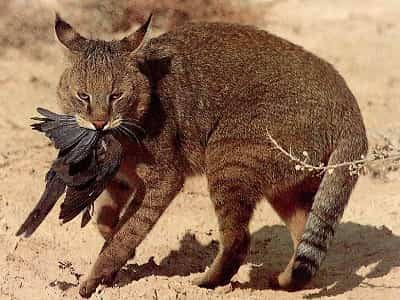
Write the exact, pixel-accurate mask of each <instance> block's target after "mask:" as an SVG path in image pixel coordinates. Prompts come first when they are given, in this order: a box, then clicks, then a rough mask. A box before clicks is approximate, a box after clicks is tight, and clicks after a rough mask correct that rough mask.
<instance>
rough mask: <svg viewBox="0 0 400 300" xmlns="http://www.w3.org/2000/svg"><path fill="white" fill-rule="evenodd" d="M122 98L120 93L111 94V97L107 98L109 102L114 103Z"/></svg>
mask: <svg viewBox="0 0 400 300" xmlns="http://www.w3.org/2000/svg"><path fill="white" fill-rule="evenodd" d="M122 96H123V94H122V93H113V94H111V95H110V96H109V99H110V102H115V101H117V100H119V99H121V98H122Z"/></svg>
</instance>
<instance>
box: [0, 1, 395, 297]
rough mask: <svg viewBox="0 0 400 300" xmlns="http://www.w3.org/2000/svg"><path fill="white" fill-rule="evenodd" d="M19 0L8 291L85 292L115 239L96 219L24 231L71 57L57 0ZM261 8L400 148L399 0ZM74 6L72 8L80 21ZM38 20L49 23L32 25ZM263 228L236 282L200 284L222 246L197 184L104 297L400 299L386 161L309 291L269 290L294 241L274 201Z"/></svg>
mask: <svg viewBox="0 0 400 300" xmlns="http://www.w3.org/2000/svg"><path fill="white" fill-rule="evenodd" d="M10 2H13V4H11V6H13V7H11V8H10V7H8V6H9V5H8V4H1V5H0V6H3V8H2V9H1V7H0V87H1V88H0V270H1V273H0V299H1V300H3V299H32V300H33V299H41V300H42V299H80V297H79V295H78V288H77V286H78V284H79V280H82V278H83V277H81V276H82V274H87V273H88V271H89V270H90V267H91V265H92V264H93V263H94V261H95V259H96V256H97V253H98V251H99V250H100V248H101V246H102V242H103V241H102V238H101V237H100V235H99V234H98V232H97V229H96V227H95V225H94V224H92V223H91V224H89V225H88V226H87V227H86V228H84V229H80V226H79V225H80V224H79V223H80V220H78V219H77V220H75V221H73V222H71V223H69V224H67V225H63V226H60V225H59V221H58V218H57V217H58V213H59V207H58V206H57V207H56V208H55V209H54V210H53V211H52V213H51V214H50V215H49V216H48V217H47V219H46V220H45V222H44V223H43V224H42V225H41V227H40V228H39V230H38V231H37V232H36V233H35V234H34V235H33V236H32V237H31V238H29V239H21V238H17V237H15V232H16V230H17V229H18V227H19V225H20V224H21V223H22V222H23V220H24V218H25V217H26V216H27V214H28V213H29V212H30V210H31V209H32V208H33V206H34V205H35V203H36V202H37V200H38V198H39V196H40V194H41V192H42V190H43V188H44V175H45V173H46V170H47V169H48V167H49V165H50V162H51V160H52V159H53V158H54V155H55V150H54V149H53V148H52V146H51V145H49V143H48V141H47V139H46V138H44V137H43V136H42V135H40V134H38V133H35V132H32V131H31V129H30V128H29V126H28V125H29V124H30V120H29V118H30V117H31V116H32V115H34V114H35V108H36V107H37V106H43V107H46V108H49V109H52V110H57V109H58V108H57V105H56V103H55V89H56V85H57V81H58V77H59V75H60V74H61V72H62V70H63V59H62V52H61V51H60V49H59V47H58V46H57V45H56V43H55V42H54V38H53V35H52V32H51V23H52V14H51V11H50V10H49V9H48V8H47V6H46V5H48V3H50V2H52V1H42V3H41V4H40V5H43V9H42V10H41V13H39V14H38V13H37V6H31V5H28V4H27V3H28V1H21V0H19V1H10ZM64 2H66V3H69V2H71V1H69V2H68V1H64ZM43 3H44V4H43ZM252 5H259V7H260V10H261V9H265V18H264V19H260V20H257V23H258V25H259V26H260V27H262V28H264V29H267V30H269V31H271V32H273V33H276V34H278V35H280V36H283V37H286V38H288V39H290V40H291V41H293V42H295V43H298V44H301V45H303V46H304V47H305V48H306V49H309V50H311V51H312V52H314V53H316V54H318V55H320V56H321V57H323V58H325V59H327V60H328V61H330V62H331V63H333V64H334V65H335V66H336V68H337V69H338V70H339V71H340V72H341V73H342V75H343V76H344V78H345V79H346V80H347V82H348V84H349V86H350V88H351V89H352V91H353V92H354V94H355V95H356V97H357V99H358V100H359V104H360V107H361V110H362V113H363V116H364V118H365V123H366V126H367V128H368V132H369V136H370V138H371V143H372V144H373V143H375V142H377V141H378V140H379V138H378V137H379V136H380V135H382V134H383V135H385V136H386V137H387V138H388V139H389V140H390V141H391V142H392V143H393V144H395V145H396V144H397V145H399V144H400V118H399V116H400V104H399V101H400V73H399V70H400V59H399V58H400V21H399V20H400V2H399V1H398V0H385V1H378V0H375V1H374V0H352V1H348V0H347V1H346V0H337V1H328V0H304V1H299V0H297V1H296V0H288V1H283V0H282V1H273V4H272V5H271V1H257V3H256V2H255V1H253V3H252ZM16 8H17V9H16ZM7 9H8V10H7ZM19 9H20V10H19ZM9 11H12V13H13V14H14V15H11V16H10V15H9V13H7V12H9ZM72 12H73V11H72V10H69V11H68V12H66V13H65V14H67V15H69V16H71V19H72V20H79V17H77V16H75V15H74V14H73V13H72ZM89 13H90V12H87V13H86V14H89ZM12 18H13V20H12V22H11V23H10V19H12ZM74 18H75V19H74ZM86 19H87V15H86ZM39 20H40V22H39ZM22 21H23V22H22ZM36 21H37V22H36ZM29 22H30V24H34V25H35V24H36V25H37V27H34V26H33V27H30V28H26V27H24V25H23V24H25V23H29ZM35 22H36V23H35ZM249 23H251V20H250V21H249ZM21 24H22V25H21ZM86 25H87V24H86ZM41 26H42V27H41ZM80 26H82V28H84V26H85V23H84V22H82V23H81V24H80ZM87 26H89V25H87ZM251 232H252V246H251V251H250V254H249V256H248V259H247V261H246V263H245V264H244V265H243V266H242V267H241V269H240V270H239V272H238V274H237V275H236V276H235V277H234V279H233V280H232V284H230V285H228V286H225V287H220V288H217V289H215V290H206V289H201V288H198V287H196V286H194V285H192V284H191V283H190V282H191V280H192V279H193V278H195V277H196V276H199V275H200V273H201V272H203V271H204V270H205V268H206V267H207V266H209V265H210V263H211V261H212V260H213V258H214V257H215V255H216V252H217V249H218V231H217V226H216V218H215V215H214V212H213V209H212V206H211V202H210V200H209V198H208V194H207V187H206V183H205V180H204V178H195V179H192V180H190V181H189V182H188V183H187V184H186V185H185V188H184V190H183V191H182V193H181V194H180V195H179V196H178V197H177V198H176V199H175V200H174V202H173V203H172V204H171V206H170V207H169V208H168V209H167V211H166V212H165V214H164V215H163V216H162V218H161V219H160V220H159V222H158V223H157V224H156V226H155V227H154V229H153V230H152V231H151V233H150V234H149V235H148V237H147V238H146V239H145V241H144V242H143V243H142V244H141V245H140V246H139V248H138V249H137V254H136V257H135V258H134V259H133V260H132V261H129V263H128V264H127V265H126V266H125V267H124V269H123V270H122V271H121V273H120V274H119V275H118V281H117V283H116V287H114V288H104V287H101V288H99V289H98V291H97V292H96V294H94V295H93V297H92V299H103V300H106V299H107V300H108V299H301V298H306V299H317V298H324V297H335V298H337V299H387V300H388V299H399V296H400V172H399V171H393V172H390V173H386V172H384V171H382V170H380V169H379V168H378V171H376V172H375V173H374V176H372V175H367V176H363V177H362V178H361V179H360V180H359V183H358V185H357V187H356V189H355V191H354V193H353V194H352V197H351V200H350V203H349V205H348V208H347V210H346V211H345V214H344V217H343V221H342V224H341V225H340V226H339V229H338V232H337V235H336V238H335V241H334V243H333V244H332V247H331V249H330V251H329V253H328V256H327V259H326V261H325V263H324V265H323V267H322V268H321V270H320V271H319V272H318V274H317V276H316V277H315V279H314V280H313V281H312V283H311V284H310V285H309V286H308V287H307V288H306V289H304V290H302V291H299V292H295V293H288V292H283V291H273V290H271V289H270V288H269V286H268V281H267V278H268V276H270V275H271V274H273V273H275V272H279V271H281V270H283V268H284V267H285V265H286V263H287V261H288V259H289V257H290V255H291V252H292V246H291V241H290V237H289V234H288V232H287V231H286V229H285V227H284V226H283V223H282V222H281V221H280V220H279V218H278V217H277V216H276V214H275V213H274V212H273V210H272V209H271V208H270V207H269V206H268V204H267V203H265V202H262V203H260V205H259V206H258V207H257V211H256V213H255V215H254V218H253V220H252V222H251Z"/></svg>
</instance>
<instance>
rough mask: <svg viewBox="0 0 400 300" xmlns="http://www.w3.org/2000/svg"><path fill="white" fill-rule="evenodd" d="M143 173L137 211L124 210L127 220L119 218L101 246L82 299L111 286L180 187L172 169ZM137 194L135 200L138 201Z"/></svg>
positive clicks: (178, 174)
mask: <svg viewBox="0 0 400 300" xmlns="http://www.w3.org/2000/svg"><path fill="white" fill-rule="evenodd" d="M145 173H146V174H145V175H144V176H143V177H142V179H143V191H142V195H143V200H142V202H141V205H140V207H139V209H137V208H136V209H137V210H136V209H134V211H135V213H134V214H133V215H129V214H130V213H131V211H133V210H130V208H129V207H128V209H127V211H126V214H128V215H129V218H127V217H126V216H123V217H122V218H121V224H118V226H117V229H116V233H115V234H114V235H113V237H112V238H111V239H110V240H108V241H106V242H105V244H104V246H103V249H102V251H101V252H100V255H99V257H98V258H97V261H96V263H95V264H94V266H93V268H92V270H91V272H90V275H89V276H88V277H87V279H86V280H85V281H84V282H83V283H82V284H81V285H80V287H79V293H80V295H81V296H82V297H85V298H89V297H90V296H91V295H92V294H93V293H94V292H95V290H96V288H97V286H98V285H99V284H103V283H105V284H106V283H108V282H112V280H113V278H114V276H115V274H116V273H117V272H118V271H119V270H120V269H121V268H122V267H123V266H124V265H125V263H126V262H127V261H128V259H130V258H131V257H132V255H133V254H134V252H135V249H136V247H137V246H138V245H139V244H140V242H141V241H142V240H143V239H144V238H145V237H146V235H147V234H148V232H149V231H150V230H151V228H152V227H153V225H154V224H155V223H156V222H157V220H158V219H159V217H160V216H161V215H162V213H163V212H164V210H165V209H166V208H167V206H168V205H169V203H170V202H171V201H172V200H173V198H174V197H175V196H176V195H177V193H178V192H179V191H180V190H181V188H182V186H183V175H182V172H181V170H178V169H177V168H176V167H175V166H171V165H170V166H167V167H165V168H159V167H152V168H148V170H146V172H145ZM140 194H141V193H140V192H139V193H138V195H137V196H139V197H140ZM135 197H136V195H135ZM134 203H137V201H134ZM132 205H135V204H132Z"/></svg>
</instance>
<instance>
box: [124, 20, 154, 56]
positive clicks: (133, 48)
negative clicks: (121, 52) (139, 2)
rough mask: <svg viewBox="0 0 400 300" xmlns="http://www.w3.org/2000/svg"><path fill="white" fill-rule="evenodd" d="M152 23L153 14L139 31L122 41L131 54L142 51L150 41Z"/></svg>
mask: <svg viewBox="0 0 400 300" xmlns="http://www.w3.org/2000/svg"><path fill="white" fill-rule="evenodd" d="M152 23H153V14H150V16H149V17H148V19H147V21H146V22H145V23H144V24H143V25H142V26H140V28H139V29H138V30H136V31H135V32H134V33H132V34H130V35H128V36H127V37H125V38H123V39H122V40H121V44H122V46H123V48H124V49H125V50H126V51H129V52H138V51H139V50H141V49H142V48H143V47H144V46H145V45H146V44H147V42H148V41H149V40H150V35H151V27H152Z"/></svg>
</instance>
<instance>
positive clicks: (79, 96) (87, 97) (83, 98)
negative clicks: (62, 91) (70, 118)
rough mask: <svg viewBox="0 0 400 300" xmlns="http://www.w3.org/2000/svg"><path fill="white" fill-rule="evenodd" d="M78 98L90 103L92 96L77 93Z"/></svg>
mask: <svg viewBox="0 0 400 300" xmlns="http://www.w3.org/2000/svg"><path fill="white" fill-rule="evenodd" d="M76 96H77V98H78V99H79V100H82V101H84V102H87V103H89V102H90V95H88V94H86V93H82V92H78V93H76Z"/></svg>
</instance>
